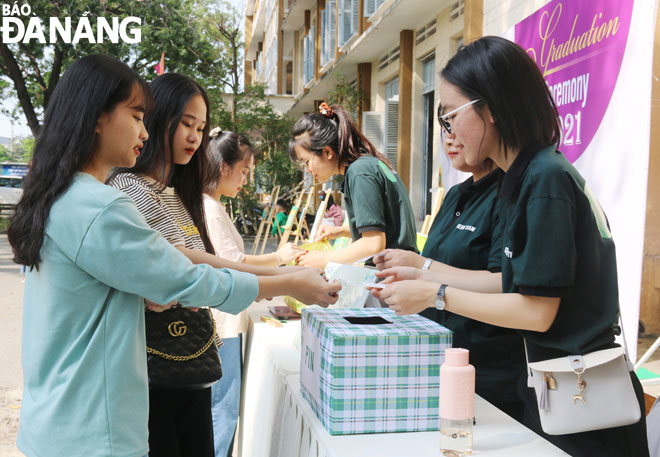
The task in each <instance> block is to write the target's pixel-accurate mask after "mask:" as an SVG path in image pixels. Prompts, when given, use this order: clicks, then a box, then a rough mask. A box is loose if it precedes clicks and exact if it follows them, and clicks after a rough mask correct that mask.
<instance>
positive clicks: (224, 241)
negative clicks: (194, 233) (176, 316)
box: [204, 194, 247, 338]
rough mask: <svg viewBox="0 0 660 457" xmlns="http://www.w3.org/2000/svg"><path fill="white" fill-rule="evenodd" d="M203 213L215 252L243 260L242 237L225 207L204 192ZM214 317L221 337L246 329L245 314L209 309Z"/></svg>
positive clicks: (231, 335)
mask: <svg viewBox="0 0 660 457" xmlns="http://www.w3.org/2000/svg"><path fill="white" fill-rule="evenodd" d="M204 215H205V217H206V230H207V231H208V234H209V238H210V239H211V244H212V245H213V249H214V250H215V254H216V255H217V256H218V257H222V258H223V259H227V260H232V261H234V262H243V261H244V259H245V246H244V244H243V238H241V235H240V233H238V230H236V227H235V226H234V223H233V222H232V221H231V219H230V218H229V215H228V214H227V211H226V210H225V207H224V206H223V205H222V203H220V202H219V201H217V200H215V199H214V198H213V197H211V196H210V195H207V194H204ZM211 311H212V312H213V317H215V321H216V327H217V330H218V334H219V335H220V337H222V338H233V337H236V336H238V334H239V333H244V332H246V331H247V315H246V313H245V312H241V313H240V314H238V315H233V314H228V313H223V312H221V311H215V310H211Z"/></svg>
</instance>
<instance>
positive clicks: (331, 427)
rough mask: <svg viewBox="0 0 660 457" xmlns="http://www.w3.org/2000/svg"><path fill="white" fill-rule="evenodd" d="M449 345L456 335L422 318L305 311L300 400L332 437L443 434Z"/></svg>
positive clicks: (383, 312) (379, 311)
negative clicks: (441, 402) (443, 369)
mask: <svg viewBox="0 0 660 457" xmlns="http://www.w3.org/2000/svg"><path fill="white" fill-rule="evenodd" d="M347 319H348V320H347ZM349 321H352V322H353V323H351V322H349ZM369 321H379V323H371V324H369V323H368V322H369ZM451 341H452V333H451V331H449V330H448V329H446V328H445V327H442V326H441V325H439V324H437V323H435V322H433V321H431V320H428V319H426V318H423V317H421V316H418V315H412V316H396V315H395V314H394V312H393V311H392V310H390V309H374V308H364V309H323V308H306V309H304V310H303V313H302V346H301V348H302V352H301V358H300V359H301V360H300V365H301V367H300V368H301V370H300V371H301V373H300V383H301V386H300V389H301V392H302V395H303V397H304V398H305V399H306V400H307V401H308V402H309V404H310V405H311V407H312V409H313V410H314V412H315V413H316V416H317V417H318V418H319V419H320V421H321V422H322V423H323V425H324V426H325V428H326V429H327V430H328V432H330V434H332V435H350V434H357V433H383V432H412V431H428V430H438V397H439V393H440V392H439V383H440V365H441V364H442V362H443V361H444V353H445V349H446V348H449V347H451Z"/></svg>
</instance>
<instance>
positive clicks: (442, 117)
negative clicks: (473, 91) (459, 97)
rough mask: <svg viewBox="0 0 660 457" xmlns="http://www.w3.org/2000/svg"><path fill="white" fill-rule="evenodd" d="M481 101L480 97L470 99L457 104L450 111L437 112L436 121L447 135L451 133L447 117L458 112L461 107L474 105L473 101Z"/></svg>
mask: <svg viewBox="0 0 660 457" xmlns="http://www.w3.org/2000/svg"><path fill="white" fill-rule="evenodd" d="M480 101H481V99H480V98H477V99H474V100H470V101H469V102H467V103H465V104H464V105H461V106H459V107H458V108H456V109H453V110H451V111H450V112H448V113H446V114H442V115H441V114H440V113H438V122H439V123H440V125H441V126H442V128H443V129H444V130H445V132H447V134H448V135H451V124H449V121H448V120H447V117H449V116H451V115H452V114H456V113H458V112H459V111H460V110H462V109H463V108H467V107H468V106H470V105H474V104H475V103H479V102H480Z"/></svg>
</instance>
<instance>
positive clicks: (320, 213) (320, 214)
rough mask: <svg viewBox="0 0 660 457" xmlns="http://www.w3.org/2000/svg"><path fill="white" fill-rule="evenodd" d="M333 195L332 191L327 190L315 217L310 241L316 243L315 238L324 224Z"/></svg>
mask: <svg viewBox="0 0 660 457" xmlns="http://www.w3.org/2000/svg"><path fill="white" fill-rule="evenodd" d="M331 193H332V189H326V191H325V197H324V198H323V200H322V201H321V203H319V208H318V209H317V210H316V216H315V217H314V224H312V231H311V232H310V233H309V241H310V242H314V236H316V232H317V231H318V229H319V227H320V226H321V224H322V223H323V217H324V216H325V211H326V210H327V208H328V196H329V195H330V194H331Z"/></svg>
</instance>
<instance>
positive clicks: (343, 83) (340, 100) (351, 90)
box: [327, 72, 364, 116]
mask: <svg viewBox="0 0 660 457" xmlns="http://www.w3.org/2000/svg"><path fill="white" fill-rule="evenodd" d="M334 77H335V81H336V83H335V85H334V86H333V87H332V89H330V91H329V92H328V99H327V103H328V104H329V105H340V106H341V107H342V108H344V110H345V111H346V112H347V113H350V114H351V115H353V116H354V115H355V113H357V108H358V106H360V105H362V102H363V97H364V96H363V94H361V93H360V92H358V90H357V87H356V85H355V83H353V84H351V83H350V82H349V81H348V80H347V79H346V77H345V76H344V75H342V74H341V73H338V72H335V73H334Z"/></svg>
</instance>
